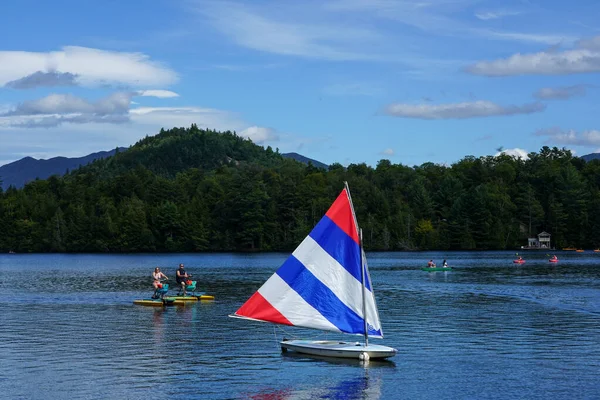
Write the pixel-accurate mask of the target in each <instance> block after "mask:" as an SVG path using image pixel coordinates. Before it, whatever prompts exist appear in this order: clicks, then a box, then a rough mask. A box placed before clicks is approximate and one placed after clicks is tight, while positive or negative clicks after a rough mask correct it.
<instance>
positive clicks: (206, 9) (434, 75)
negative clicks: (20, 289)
mask: <svg viewBox="0 0 600 400" xmlns="http://www.w3.org/2000/svg"><path fill="white" fill-rule="evenodd" d="M598 15H600V2H597V1H595V0H578V1H576V2H564V1H555V0H546V1H541V0H538V1H534V0H531V1H529V0H508V1H503V2H498V1H491V0H422V1H409V0H329V1H325V0H323V1H316V0H304V1H269V0H255V1H221V0H214V1H205V0H152V1H140V0H131V1H115V0H105V1H80V0H79V1H68V0H55V1H45V2H41V1H32V0H22V1H18V2H9V3H7V4H5V5H3V6H2V13H0V37H1V38H3V39H2V40H0V165H2V164H6V163H8V162H11V161H15V160H18V159H20V158H22V157H25V156H32V157H36V158H50V157H54V156H58V155H62V156H67V157H77V156H82V155H86V154H89V153H91V152H95V151H100V150H108V149H112V148H115V147H117V146H129V145H131V144H134V143H135V142H136V141H137V140H139V139H140V138H142V137H144V136H146V135H154V134H156V133H157V132H158V131H159V130H160V128H161V127H165V128H171V127H173V126H189V125H190V124H191V123H192V122H194V123H196V124H197V125H198V126H200V127H208V128H211V129H217V130H227V129H229V130H235V131H236V132H237V133H238V134H240V135H242V136H245V137H249V138H251V139H252V140H253V141H254V142H255V143H258V144H261V145H264V146H266V145H270V146H272V147H273V148H279V150H280V152H298V153H300V154H303V155H305V156H307V157H311V158H314V159H316V160H319V161H322V162H325V163H328V164H329V163H333V162H339V163H341V164H343V165H348V164H350V163H360V162H366V163H367V164H369V165H372V166H376V164H377V162H378V161H379V160H381V159H389V160H390V161H392V162H393V163H402V164H405V165H411V166H412V165H420V164H422V163H425V162H429V161H431V162H435V163H444V164H452V163H454V162H456V161H458V160H460V159H461V158H463V157H464V156H467V155H474V156H476V157H479V156H485V155H494V154H496V153H497V149H498V148H500V147H502V148H503V149H505V151H506V152H508V153H509V154H515V155H517V154H526V153H527V152H531V151H539V149H540V148H541V147H542V146H544V145H548V146H558V147H566V148H568V149H570V150H572V151H573V152H574V153H575V154H576V155H584V154H588V153H592V152H600V119H599V118H598V115H599V114H600V82H599V76H600V24H598V22H597V16H598Z"/></svg>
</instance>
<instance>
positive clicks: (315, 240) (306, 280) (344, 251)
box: [231, 183, 397, 361]
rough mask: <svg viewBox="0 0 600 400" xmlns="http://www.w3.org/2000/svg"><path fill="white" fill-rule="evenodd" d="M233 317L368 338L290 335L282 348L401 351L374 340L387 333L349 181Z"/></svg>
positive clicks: (329, 352) (354, 355)
mask: <svg viewBox="0 0 600 400" xmlns="http://www.w3.org/2000/svg"><path fill="white" fill-rule="evenodd" d="M231 317H237V318H243V319H247V320H253V321H262V322H270V323H274V324H282V325H289V326H297V327H303V328H311V329H318V330H323V331H331V332H336V333H347V334H352V335H362V336H363V337H364V342H357V341H351V342H350V341H348V342H345V341H338V340H302V339H286V338H284V339H283V340H282V341H281V342H279V345H280V346H281V351H282V352H287V351H294V352H297V353H302V354H307V355H314V356H323V357H333V358H347V359H358V360H364V361H366V360H369V359H383V358H388V357H393V356H395V355H396V353H397V350H396V349H395V348H392V347H388V346H383V345H379V344H371V343H369V338H370V337H374V338H383V332H382V329H381V323H380V320H379V312H378V310H377V304H376V303H375V295H374V293H373V282H372V280H371V278H370V276H369V269H368V265H367V260H366V256H365V253H364V251H363V248H362V230H361V229H359V227H358V223H357V220H356V215H355V213H354V207H353V206H352V199H351V197H350V191H349V189H348V184H347V183H346V184H345V188H344V189H343V190H342V192H341V193H340V194H339V196H338V197H337V199H336V200H335V201H334V202H333V204H332V205H331V207H330V208H329V210H328V211H327V212H326V213H325V216H323V218H322V219H321V220H320V221H319V222H318V223H317V225H316V226H315V227H314V228H313V230H312V231H311V232H310V233H309V235H308V236H307V237H306V238H305V239H304V240H303V241H302V243H300V245H299V246H298V247H297V248H296V250H294V252H293V253H292V255H291V256H290V257H289V258H288V259H287V260H286V261H285V262H284V263H283V264H282V265H281V266H280V267H279V269H278V270H277V271H275V273H274V274H273V275H271V277H270V278H269V279H268V280H267V281H266V282H265V283H264V284H263V285H262V286H261V287H260V288H259V289H258V291H256V292H255V293H254V294H253V295H252V296H251V297H250V298H249V299H248V300H247V301H246V302H245V303H244V304H243V305H242V306H241V307H240V308H239V309H238V310H237V311H236V312H235V314H233V315H231Z"/></svg>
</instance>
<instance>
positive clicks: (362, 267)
mask: <svg viewBox="0 0 600 400" xmlns="http://www.w3.org/2000/svg"><path fill="white" fill-rule="evenodd" d="M344 186H345V188H346V193H347V194H348V201H349V202H350V210H351V211H352V217H354V224H355V225H356V229H357V230H358V232H357V233H358V240H359V244H358V245H359V248H360V280H361V283H362V292H361V293H362V296H361V297H362V313H363V322H364V331H365V347H366V346H368V345H369V330H368V327H367V302H366V301H365V296H366V294H365V291H366V290H367V288H366V286H365V265H364V259H363V255H364V252H363V247H362V246H363V232H362V229H361V228H359V227H358V220H357V219H356V213H355V212H354V203H352V196H351V195H350V188H349V187H348V182H347V181H345V182H344Z"/></svg>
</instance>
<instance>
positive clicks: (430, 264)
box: [427, 260, 435, 268]
mask: <svg viewBox="0 0 600 400" xmlns="http://www.w3.org/2000/svg"><path fill="white" fill-rule="evenodd" d="M427 267H429V268H435V263H434V262H433V260H429V262H428V263H427Z"/></svg>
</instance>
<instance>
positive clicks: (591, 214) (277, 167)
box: [0, 125, 600, 253]
mask: <svg viewBox="0 0 600 400" xmlns="http://www.w3.org/2000/svg"><path fill="white" fill-rule="evenodd" d="M0 179H1V177H0ZM344 181H348V184H349V186H350V190H351V193H352V199H353V202H354V206H355V209H356V214H357V218H358V221H359V224H360V226H361V227H362V229H363V235H364V239H363V242H364V246H365V249H366V250H434V249H435V250H497V249H498V250H499V249H517V248H519V247H520V246H521V245H526V244H527V237H529V236H531V235H533V236H535V235H536V234H537V233H539V232H541V231H546V232H549V233H550V234H551V235H552V246H554V247H556V248H562V247H567V246H574V247H582V248H598V246H600V212H598V211H599V210H600V161H598V160H593V161H590V162H587V163H586V162H585V161H584V160H582V159H580V158H577V157H573V155H572V154H571V152H570V151H568V150H566V149H558V148H556V147H554V148H549V147H543V148H542V149H541V150H540V151H539V153H535V152H534V153H530V154H529V158H528V159H527V160H522V159H517V158H514V157H510V156H507V155H500V156H497V157H493V156H487V157H479V158H475V157H473V156H466V157H464V158H463V159H462V160H460V161H458V162H456V163H454V164H452V165H450V166H445V165H439V164H433V163H425V164H423V165H420V166H412V167H411V166H406V165H402V164H392V163H391V162H390V161H389V160H380V161H379V162H378V163H377V165H376V166H375V167H371V166H368V165H366V164H364V163H363V164H351V165H349V166H347V167H344V166H342V165H340V164H337V163H336V164H333V165H331V166H330V167H329V168H328V169H327V170H326V169H319V168H316V167H314V166H313V165H311V164H309V165H305V164H302V163H300V162H297V161H295V160H292V159H289V158H284V157H283V156H282V155H281V154H279V151H278V150H273V149H272V148H271V147H267V148H266V149H265V148H263V147H261V146H258V145H255V144H254V143H252V141H250V140H249V139H245V138H242V137H239V136H237V135H236V134H235V133H234V132H229V131H227V132H216V131H212V130H202V129H199V128H198V127H197V126H195V125H192V126H191V127H190V128H174V129H170V130H161V132H160V133H159V134H157V135H155V136H149V137H146V138H144V139H142V140H140V141H139V142H138V143H136V144H135V145H133V146H131V147H130V148H129V149H128V150H126V151H122V152H118V153H117V154H116V155H115V156H113V157H110V158H107V159H103V160H96V161H95V162H93V163H92V164H90V165H87V166H85V167H82V168H79V169H77V170H75V171H71V172H70V173H68V174H67V175H65V176H63V177H58V176H53V177H51V178H49V179H47V180H36V181H33V182H30V183H28V184H27V185H26V186H25V187H24V188H23V189H15V188H12V187H11V188H9V189H8V190H6V191H4V192H0V232H1V235H0V251H1V252H8V251H15V252H19V253H21V252H204V251H207V252H208V251H290V250H293V249H294V248H295V247H296V246H297V245H298V244H299V243H300V241H302V240H303V239H304V237H305V236H306V235H307V234H308V233H309V232H310V230H311V229H312V227H313V226H314V225H315V224H316V223H317V222H318V221H319V220H320V219H321V217H322V216H323V215H324V213H325V212H326V211H327V209H328V208H329V206H330V205H331V203H332V202H333V200H335V198H336V197H337V195H338V194H339V192H340V191H341V190H342V189H343V185H344ZM0 190H1V189H0Z"/></svg>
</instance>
